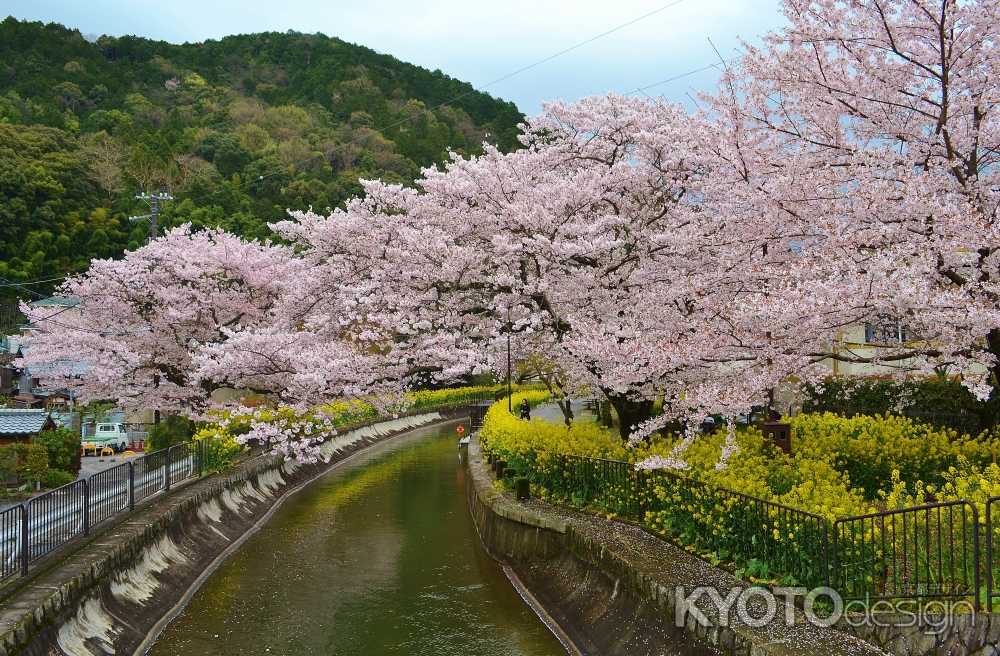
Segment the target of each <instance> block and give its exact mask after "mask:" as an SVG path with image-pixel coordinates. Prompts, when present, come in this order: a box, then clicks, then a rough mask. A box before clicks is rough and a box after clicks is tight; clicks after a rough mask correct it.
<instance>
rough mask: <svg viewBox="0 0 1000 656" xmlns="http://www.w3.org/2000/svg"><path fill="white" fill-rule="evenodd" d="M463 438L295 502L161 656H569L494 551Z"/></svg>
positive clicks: (396, 455) (353, 466) (437, 437)
mask: <svg viewBox="0 0 1000 656" xmlns="http://www.w3.org/2000/svg"><path fill="white" fill-rule="evenodd" d="M456 425H457V424H455V423H448V424H443V425H439V426H435V427H429V428H425V429H419V430H416V431H413V432H412V433H410V434H407V435H406V436H403V437H400V438H397V439H395V440H390V441H389V442H386V443H383V444H380V445H378V446H376V447H374V448H372V449H370V450H369V451H366V452H364V453H362V454H359V455H357V456H355V458H354V459H353V460H352V461H350V462H349V463H347V464H345V465H342V466H341V468H340V469H338V470H335V471H334V472H332V473H330V474H329V475H327V476H325V477H324V478H322V479H320V480H318V481H316V482H315V483H313V484H312V485H311V486H309V487H308V488H306V489H305V490H303V491H302V492H300V493H299V494H297V495H295V496H293V497H291V498H289V499H288V500H287V501H286V502H285V503H284V505H283V506H282V507H281V508H280V509H279V510H278V511H277V512H276V513H275V515H274V516H273V517H272V518H271V520H270V521H269V522H268V523H267V524H266V525H265V526H264V527H263V528H262V529H261V531H260V532H259V533H257V534H256V535H254V536H253V537H251V538H250V539H249V540H248V541H247V542H246V543H245V544H244V545H243V546H242V548H241V549H240V550H239V551H238V552H237V553H235V554H234V555H233V556H232V557H231V558H230V559H229V560H227V561H226V562H225V563H224V564H223V565H222V566H221V567H220V568H219V569H218V570H217V571H215V572H214V573H213V574H212V576H211V577H209V579H208V580H207V581H206V582H205V584H204V586H203V587H202V588H201V589H200V590H199V591H198V592H197V594H196V595H195V596H194V598H193V599H192V600H191V603H190V604H188V606H187V607H186V608H185V610H184V611H183V612H182V613H181V615H179V616H178V617H177V618H176V619H175V620H174V621H173V622H172V623H171V624H170V625H169V626H168V627H167V629H166V630H165V631H164V633H163V635H162V636H161V637H160V639H159V640H158V641H157V642H156V643H155V644H154V645H153V648H152V650H151V651H150V654H152V655H153V656H201V655H214V654H219V655H223V654H226V655H231V654H241V655H245V656H254V655H258V656H279V655H281V656H283V655H286V654H294V655H300V654H301V655H305V654H322V655H323V656H327V655H336V656H353V655H357V656H361V655H364V656H379V655H382V654H386V655H389V654H399V655H410V654H420V655H421V656H437V655H440V656H455V655H459V654H462V655H464V654H470V655H471V654H475V655H476V656H493V655H495V656H557V655H561V654H565V651H564V650H563V649H562V647H561V646H560V645H559V643H558V642H557V641H556V639H555V638H554V637H553V636H552V635H551V633H550V632H549V631H548V629H547V628H546V627H545V626H544V625H543V624H542V623H541V621H539V619H538V618H537V617H536V616H535V615H534V613H533V612H532V611H531V610H530V609H529V608H528V607H527V606H526V605H525V604H524V603H523V602H522V601H521V599H520V597H518V595H517V593H516V592H515V591H514V589H513V588H512V587H511V585H510V584H509V583H508V581H507V579H506V578H505V576H504V574H503V572H502V571H501V569H500V567H499V565H498V564H497V563H496V562H495V561H493V560H492V559H491V558H490V557H489V556H488V555H487V554H486V553H485V552H484V551H483V548H482V546H481V544H480V542H479V537H478V536H477V534H476V530H475V527H474V526H473V524H472V521H471V519H470V517H469V512H468V510H467V508H466V500H465V478H464V477H465V470H464V468H463V467H462V465H461V464H460V463H459V460H458V449H457V446H456V445H457V436H456V433H455V427H456Z"/></svg>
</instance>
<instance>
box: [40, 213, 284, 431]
mask: <svg viewBox="0 0 1000 656" xmlns="http://www.w3.org/2000/svg"><path fill="white" fill-rule="evenodd" d="M297 264H298V262H297V260H295V259H294V258H293V257H292V254H291V251H290V250H289V249H287V248H284V247H281V246H275V245H272V244H267V243H259V242H255V241H245V240H243V239H240V238H239V237H235V236H233V235H229V234H227V233H225V232H223V231H218V230H208V231H202V232H192V231H191V230H190V228H188V227H181V228H176V229H174V230H171V231H170V232H168V233H167V234H166V235H164V236H163V237H160V238H159V239H156V240H154V241H153V242H151V243H150V244H149V245H147V246H144V247H142V248H140V249H137V250H135V251H132V252H129V253H126V254H125V256H124V257H123V258H122V259H120V260H95V261H94V262H93V263H92V264H91V266H90V269H89V270H88V271H87V272H86V273H83V274H81V275H78V276H74V277H71V278H69V279H68V280H67V281H66V282H65V283H64V284H63V285H62V287H61V288H60V290H59V293H60V294H61V295H64V296H66V297H69V298H71V299H73V301H74V302H75V305H72V306H70V307H65V308H60V307H39V306H36V307H31V306H25V307H24V308H23V310H24V312H25V314H26V315H27V317H28V319H29V322H30V326H31V334H30V336H29V338H28V339H27V340H26V345H25V346H26V355H25V356H24V358H23V362H22V363H21V364H22V365H25V366H27V367H29V368H30V369H31V371H32V372H33V374H35V375H37V376H38V377H39V378H40V379H41V383H42V385H43V386H44V387H47V388H49V389H69V390H72V391H73V392H74V393H75V394H76V396H77V398H79V399H80V400H82V401H84V402H88V401H92V400H113V401H115V402H117V403H119V404H121V405H122V406H123V407H125V408H129V409H155V410H157V411H161V410H162V411H171V412H182V413H186V414H197V413H199V412H200V411H202V410H203V409H204V408H205V407H206V405H207V404H208V403H209V401H210V400H211V396H212V394H213V392H215V391H216V390H218V389H219V388H220V387H221V386H223V385H224V384H225V381H222V383H220V382H218V381H214V380H211V379H209V378H206V377H198V376H196V371H195V364H194V359H195V355H196V353H197V352H198V351H199V350H200V349H204V348H207V347H211V346H213V345H217V344H219V343H221V342H224V341H226V340H227V339H228V337H229V335H230V334H231V333H232V332H233V331H238V330H240V329H241V328H245V327H249V326H257V325H262V324H266V323H267V322H268V320H269V317H270V316H271V311H272V309H273V308H274V306H275V303H276V301H277V300H278V299H279V298H280V297H281V296H282V295H283V294H284V293H285V292H286V291H287V285H289V284H291V283H293V282H294V279H295V274H294V271H295V270H296V268H297Z"/></svg>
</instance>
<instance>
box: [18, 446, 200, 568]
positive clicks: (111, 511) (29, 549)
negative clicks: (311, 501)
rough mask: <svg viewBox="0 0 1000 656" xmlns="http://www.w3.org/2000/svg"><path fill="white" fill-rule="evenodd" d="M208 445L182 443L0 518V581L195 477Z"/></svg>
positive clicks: (58, 490)
mask: <svg viewBox="0 0 1000 656" xmlns="http://www.w3.org/2000/svg"><path fill="white" fill-rule="evenodd" d="M210 448H211V445H209V444H207V441H205V440H202V441H196V442H185V443H183V444H177V445H174V446H171V447H169V448H166V449H162V450H160V451H154V452H153V453H149V454H146V455H144V456H139V457H137V458H134V459H133V460H130V461H129V462H125V463H122V464H120V465H117V466H115V467H111V468H109V469H105V470H104V471H101V472H98V473H96V474H92V475H91V476H90V477H89V478H86V479H80V480H76V481H73V482H72V483H69V484H68V485H63V486H62V487H58V488H56V489H54V490H50V491H48V492H46V493H44V494H41V495H39V496H37V497H34V498H32V499H29V500H28V501H26V502H25V503H22V504H19V505H17V506H14V507H12V508H8V509H6V510H4V511H2V512H0V580H2V579H6V578H8V577H10V576H13V575H15V574H22V575H23V574H25V573H27V571H28V567H29V566H30V565H31V563H33V562H35V561H36V560H38V559H40V558H43V557H44V556H46V555H48V554H49V553H51V552H53V551H55V550H56V549H58V548H59V547H61V546H62V545H64V544H66V543H68V542H70V541H71V540H73V539H74V538H76V537H79V536H81V535H87V534H89V533H90V529H91V528H92V527H94V526H96V525H98V524H100V523H102V522H105V521H108V520H109V519H111V518H112V517H115V516H116V515H119V514H121V513H123V512H128V511H131V510H134V509H135V505H136V504H137V503H139V502H141V501H142V500H144V499H147V498H149V497H151V496H153V495H154V494H156V493H157V492H160V491H161V490H162V491H164V492H167V491H169V490H170V487H171V486H172V485H176V484H177V483H179V482H181V481H183V480H185V479H188V478H196V477H199V476H200V475H201V473H202V471H204V468H205V453H206V451H207V450H209V449H210Z"/></svg>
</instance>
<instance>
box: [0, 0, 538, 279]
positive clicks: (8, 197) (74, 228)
mask: <svg viewBox="0 0 1000 656" xmlns="http://www.w3.org/2000/svg"><path fill="white" fill-rule="evenodd" d="M456 96H460V97H459V98H457V99H455V100H454V101H452V102H449V104H448V105H447V106H442V107H438V105H441V104H442V103H445V102H446V101H450V100H451V99H453V98H455V97H456ZM521 119H522V116H521V114H520V112H519V111H518V110H517V108H516V107H515V106H514V104H513V103H509V102H504V101H501V100H498V99H496V98H493V97H491V96H489V95H487V94H485V93H481V92H478V91H475V90H474V89H473V88H472V87H471V86H470V85H469V84H467V83H464V82H461V81H459V80H455V79H453V78H450V77H448V76H447V75H445V74H444V73H442V72H440V71H428V70H426V69H423V68H420V67H417V66H413V65H411V64H406V63H404V62H401V61H399V60H397V59H395V58H393V57H391V56H389V55H383V54H379V53H377V52H375V51H373V50H371V49H369V48H365V47H362V46H357V45H354V44H350V43H346V42H344V41H341V40H339V39H336V38H331V37H327V36H324V35H321V34H298V33H284V34H279V33H265V34H252V35H240V36H232V37H226V38H224V39H222V40H220V41H206V42H204V43H188V44H183V45H175V44H169V43H165V42H162V41H152V40H149V39H143V38H138V37H121V38H113V37H101V38H100V39H98V40H97V41H96V42H93V43H92V42H89V41H88V40H86V39H85V38H84V37H83V36H82V35H81V34H80V33H79V32H78V31H76V30H71V29H67V28H65V27H63V26H61V25H57V24H48V25H44V24H42V23H30V22H22V21H18V20H15V19H13V18H7V19H6V20H4V21H3V22H2V23H0V277H3V278H6V279H9V280H14V281H29V280H39V279H45V278H51V277H54V276H58V275H61V274H63V273H66V272H69V271H75V270H80V269H81V268H83V267H85V266H86V263H87V262H88V261H89V260H90V259H91V258H92V257H113V256H115V255H117V254H119V253H121V252H122V251H123V250H124V249H126V248H134V247H136V246H138V245H140V244H141V243H142V242H143V240H144V238H145V232H144V231H145V227H144V226H142V225H132V224H130V223H129V222H128V220H127V217H128V216H129V215H130V214H143V213H145V212H146V211H147V208H145V207H144V206H143V205H142V204H141V203H138V202H137V201H135V200H134V199H133V196H134V195H135V193H136V192H138V191H141V190H157V189H161V188H165V189H168V190H169V191H170V192H171V193H172V194H173V195H174V196H175V198H176V200H175V201H174V202H172V203H170V204H169V205H168V207H167V210H166V212H165V214H164V215H163V224H164V225H168V226H169V225H176V224H179V223H183V222H186V221H190V222H193V223H194V224H196V225H206V226H207V225H217V226H222V227H224V228H226V229H229V230H232V231H235V232H238V233H241V234H244V235H247V236H251V237H260V236H265V235H266V234H267V226H266V223H267V222H268V221H274V220H276V219H280V218H281V217H282V216H283V215H284V212H285V209H286V208H293V209H305V208H307V207H309V206H312V207H313V208H315V209H317V210H323V209H325V208H327V207H335V206H337V205H338V204H340V203H342V202H343V201H344V200H346V199H347V198H349V197H350V196H352V195H354V194H356V193H357V192H358V190H359V186H358V183H357V180H358V178H374V177H380V178H384V179H388V180H393V181H398V182H403V183H406V182H409V181H411V180H412V179H413V178H414V177H416V175H417V173H418V171H419V169H420V167H423V166H427V165H430V164H433V163H435V162H440V161H442V160H443V159H444V158H445V157H446V154H447V151H448V150H449V149H453V150H455V151H457V152H460V153H472V152H476V151H477V150H478V149H479V144H481V143H482V141H483V140H484V139H486V140H488V141H490V142H493V143H497V144H498V145H500V146H501V147H502V148H511V147H513V146H514V144H515V135H516V133H517V128H516V126H517V124H518V122H519V121H520V120H521ZM0 283H3V281H0ZM34 289H38V290H39V291H45V288H44V286H40V287H35V288H34ZM15 293H19V292H18V290H17V288H12V287H9V286H7V287H3V286H0V297H4V296H6V297H10V296H12V295H14V294H15ZM20 295H23V294H20Z"/></svg>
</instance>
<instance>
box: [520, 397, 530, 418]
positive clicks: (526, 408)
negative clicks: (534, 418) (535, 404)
mask: <svg viewBox="0 0 1000 656" xmlns="http://www.w3.org/2000/svg"><path fill="white" fill-rule="evenodd" d="M518 416H520V417H521V419H524V420H525V421H527V420H528V419H531V406H530V405H528V399H521V405H520V406H518Z"/></svg>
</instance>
